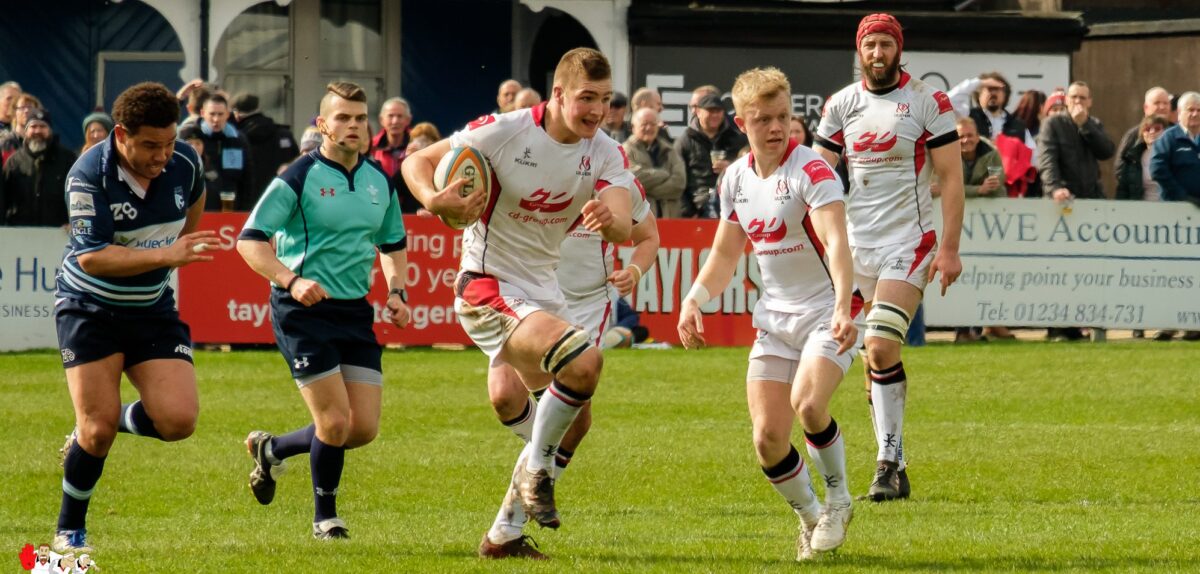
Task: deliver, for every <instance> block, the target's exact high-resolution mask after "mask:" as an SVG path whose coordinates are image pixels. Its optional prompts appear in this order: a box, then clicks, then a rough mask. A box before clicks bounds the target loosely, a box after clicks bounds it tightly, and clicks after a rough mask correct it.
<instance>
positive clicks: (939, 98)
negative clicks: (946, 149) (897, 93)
mask: <svg viewBox="0 0 1200 574" xmlns="http://www.w3.org/2000/svg"><path fill="white" fill-rule="evenodd" d="M922 100H923V102H922V103H923V105H922V106H921V110H922V112H923V114H924V116H925V117H923V118H922V123H924V124H925V131H927V132H929V139H928V140H927V141H926V144H925V145H926V146H927V147H928V148H929V149H935V148H939V147H941V146H944V145H946V144H948V143H951V142H954V141H958V127H957V126H956V125H955V123H954V118H955V115H954V104H953V103H951V101H950V96H947V95H946V93H945V92H942V91H941V90H934V92H933V94H932V95H931V96H929V97H925V98H922Z"/></svg>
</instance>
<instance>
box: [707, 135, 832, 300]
mask: <svg viewBox="0 0 1200 574" xmlns="http://www.w3.org/2000/svg"><path fill="white" fill-rule="evenodd" d="M720 194H721V219H723V220H725V221H727V222H730V223H735V224H738V225H740V226H741V228H742V230H743V231H745V232H746V235H747V236H748V237H749V238H750V241H751V242H752V243H753V250H754V256H755V257H756V258H757V260H758V267H759V269H760V270H761V272H762V281H763V293H762V297H761V298H760V301H761V302H762V304H764V305H766V307H767V309H770V310H772V311H782V312H785V313H800V312H804V311H807V310H810V309H816V308H824V307H832V306H833V305H834V303H836V302H837V297H836V295H835V293H834V289H833V279H832V278H831V276H830V275H829V268H828V267H827V263H826V259H825V246H824V245H823V244H822V243H821V240H820V239H819V238H818V237H817V234H816V232H815V231H814V230H813V226H812V221H811V219H810V218H809V213H808V212H809V211H811V210H813V209H816V208H818V207H821V206H823V205H827V204H830V203H833V202H835V201H843V195H842V184H841V182H840V181H839V180H838V177H837V176H836V175H834V173H833V169H832V168H830V167H829V164H828V163H825V160H824V159H823V158H822V157H821V156H820V154H818V153H817V152H815V151H813V150H812V149H809V148H807V147H804V146H801V145H799V144H798V143H797V142H796V140H794V139H793V140H791V141H789V142H788V148H787V152H785V153H784V155H783V159H782V160H781V161H780V164H779V168H777V169H776V170H775V172H774V173H772V174H771V175H770V176H769V177H767V178H766V179H763V178H761V177H759V176H758V174H757V173H755V172H754V154H748V155H746V156H744V157H742V158H740V159H738V160H737V161H735V162H733V163H732V164H730V166H729V167H728V168H727V169H726V171H725V178H724V180H723V181H722V183H721V189H720Z"/></svg>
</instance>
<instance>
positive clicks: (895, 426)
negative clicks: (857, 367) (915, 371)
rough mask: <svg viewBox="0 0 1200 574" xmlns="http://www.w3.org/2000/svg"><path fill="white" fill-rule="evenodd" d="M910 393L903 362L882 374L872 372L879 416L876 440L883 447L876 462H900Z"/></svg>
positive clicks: (875, 402)
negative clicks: (907, 398) (907, 401)
mask: <svg viewBox="0 0 1200 574" xmlns="http://www.w3.org/2000/svg"><path fill="white" fill-rule="evenodd" d="M907 394H908V381H907V379H906V378H905V374H904V364H903V363H896V364H895V365H894V366H892V367H890V368H887V369H881V370H878V371H877V370H875V369H871V403H872V409H873V411H874V413H875V427H876V432H875V441H876V443H877V444H878V447H879V451H878V455H877V456H876V460H887V461H892V462H896V463H899V459H900V441H901V440H902V437H903V436H904V400H905V397H906V395H907Z"/></svg>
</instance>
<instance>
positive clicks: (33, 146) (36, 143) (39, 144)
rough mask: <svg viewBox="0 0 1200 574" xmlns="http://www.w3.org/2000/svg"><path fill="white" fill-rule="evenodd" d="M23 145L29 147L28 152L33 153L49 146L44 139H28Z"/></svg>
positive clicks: (42, 150)
mask: <svg viewBox="0 0 1200 574" xmlns="http://www.w3.org/2000/svg"><path fill="white" fill-rule="evenodd" d="M25 145H26V146H27V147H29V151H30V152H32V153H35V154H38V153H42V152H44V151H46V148H47V147H49V146H50V144H49V142H47V141H46V140H44V139H30V140H28V141H27V142H26V143H25Z"/></svg>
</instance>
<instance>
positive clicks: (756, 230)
mask: <svg viewBox="0 0 1200 574" xmlns="http://www.w3.org/2000/svg"><path fill="white" fill-rule="evenodd" d="M746 235H748V236H749V237H750V241H753V242H755V243H779V242H780V241H783V238H784V237H785V236H787V222H785V221H784V220H783V218H782V217H772V218H771V221H766V220H763V219H758V218H754V219H751V220H750V223H748V224H746Z"/></svg>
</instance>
